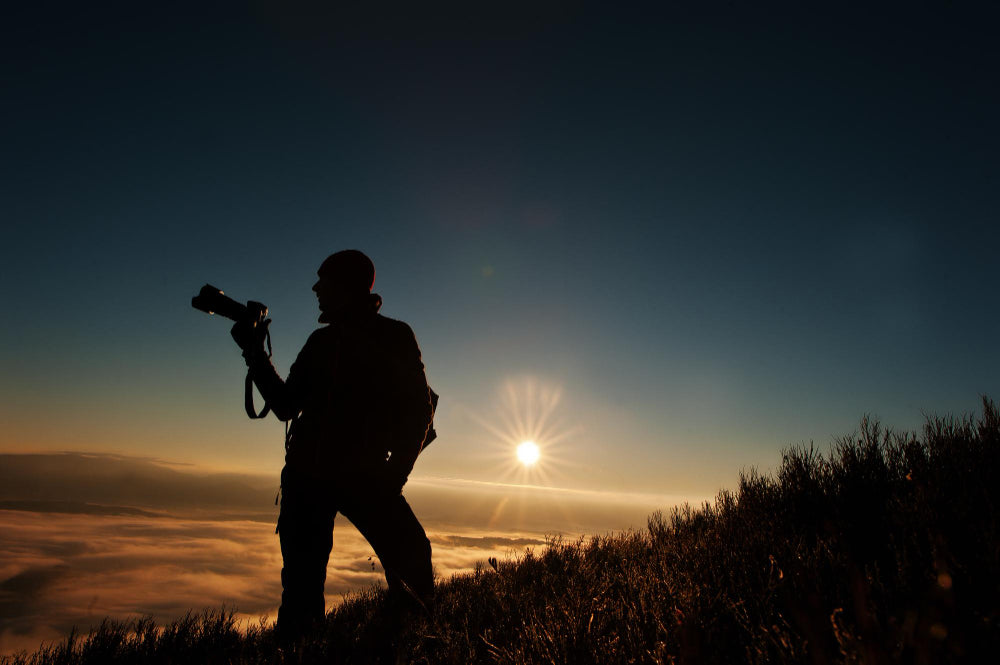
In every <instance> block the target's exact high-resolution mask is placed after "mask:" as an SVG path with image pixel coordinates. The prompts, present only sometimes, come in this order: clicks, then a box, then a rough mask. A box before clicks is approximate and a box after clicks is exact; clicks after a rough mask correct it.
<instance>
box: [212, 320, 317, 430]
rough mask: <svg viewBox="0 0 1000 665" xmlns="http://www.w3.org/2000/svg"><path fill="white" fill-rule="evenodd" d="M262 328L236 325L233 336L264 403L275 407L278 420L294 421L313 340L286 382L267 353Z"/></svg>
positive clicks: (300, 401)
mask: <svg viewBox="0 0 1000 665" xmlns="http://www.w3.org/2000/svg"><path fill="white" fill-rule="evenodd" d="M258 328H259V326H257V327H254V326H250V325H249V324H244V323H236V325H234V326H233V329H232V331H231V332H232V335H233V339H234V340H236V343H237V344H239V346H240V348H242V349H243V359H244V360H245V361H246V363H247V367H248V368H249V370H250V378H251V379H253V382H254V385H256V386H257V390H259V391H260V394H261V396H262V397H263V398H264V402H265V403H266V404H267V405H268V406H270V407H271V411H272V412H273V413H274V415H275V416H276V417H277V418H278V420H291V419H292V418H294V417H295V416H297V415H298V413H299V411H300V410H301V408H302V394H301V393H302V386H303V384H304V383H305V381H304V376H303V374H304V370H303V368H304V367H307V366H308V362H303V356H307V355H308V353H309V351H308V349H309V347H310V344H309V342H310V341H311V340H312V337H310V339H309V341H307V342H306V345H305V346H304V347H302V350H301V351H300V352H299V355H298V357H297V358H296V359H295V362H294V363H292V367H291V369H290V370H289V371H288V380H287V381H283V380H282V379H281V377H280V376H279V375H278V372H277V370H276V369H274V365H273V364H272V363H271V358H270V357H269V356H268V354H267V352H266V351H265V350H264V335H263V333H261V332H260V330H258ZM264 332H266V328H265V331H264Z"/></svg>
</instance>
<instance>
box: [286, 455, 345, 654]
mask: <svg viewBox="0 0 1000 665" xmlns="http://www.w3.org/2000/svg"><path fill="white" fill-rule="evenodd" d="M334 516H335V513H334V512H333V510H332V508H331V507H330V505H329V500H328V499H326V498H325V497H324V496H323V493H322V492H321V491H320V490H319V488H318V487H317V481H315V480H314V479H311V478H308V477H304V476H301V475H298V474H294V473H292V472H290V471H288V469H287V467H286V469H285V470H283V471H282V473H281V512H280V514H279V516H278V536H279V540H280V542H281V559H282V566H283V567H282V569H281V588H282V592H281V607H280V608H279V609H278V625H277V629H278V632H279V633H280V634H284V635H286V636H289V637H295V636H298V635H301V634H302V633H304V632H306V631H308V630H309V628H310V627H312V626H314V625H316V624H317V623H319V622H321V621H322V620H323V618H324V616H325V615H326V599H325V598H324V596H323V585H324V584H325V582H326V564H327V562H328V561H329V559H330V548H331V547H333V519H334Z"/></svg>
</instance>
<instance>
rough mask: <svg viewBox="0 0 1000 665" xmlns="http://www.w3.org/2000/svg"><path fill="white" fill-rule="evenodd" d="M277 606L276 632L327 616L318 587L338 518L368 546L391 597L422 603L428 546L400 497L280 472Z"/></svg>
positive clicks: (429, 581) (430, 585) (427, 585)
mask: <svg viewBox="0 0 1000 665" xmlns="http://www.w3.org/2000/svg"><path fill="white" fill-rule="evenodd" d="M281 493H282V498H281V512H280V513H279V515H278V535H279V538H280V541H281V558H282V566H283V567H282V569H281V588H282V592H281V607H280V608H279V609H278V628H279V629H280V630H287V631H297V630H299V629H304V628H307V627H309V626H310V625H314V624H315V623H317V622H318V621H320V620H322V619H323V617H324V616H325V613H326V600H325V598H324V596H323V585H324V583H325V582H326V565H327V563H328V562H329V560H330V549H331V548H332V547H333V521H334V518H335V517H336V515H337V513H338V512H339V513H343V515H344V516H345V517H347V519H349V520H351V522H352V523H353V524H354V526H356V527H357V528H358V531H360V532H361V535H363V536H364V537H365V538H366V539H367V540H368V542H369V544H371V546H372V549H374V550H375V554H376V555H377V556H378V558H379V561H380V562H381V563H382V567H383V568H384V569H385V577H386V582H388V585H389V592H390V594H391V595H402V596H415V597H416V598H418V599H420V600H421V601H422V602H424V601H427V600H429V599H430V596H431V594H432V593H433V590H434V581H433V572H432V570H431V544H430V541H429V540H427V535H426V534H425V533H424V529H423V527H422V526H420V522H418V521H417V518H416V516H415V515H414V514H413V511H412V510H411V509H410V506H409V504H408V503H406V499H404V498H403V496H402V495H401V494H395V495H387V496H379V495H378V494H377V493H375V492H374V491H373V490H372V489H371V486H368V487H365V488H361V487H357V488H351V487H350V486H349V485H340V486H339V487H338V486H337V484H336V483H335V482H332V481H320V480H318V479H316V478H313V477H310V476H308V475H304V474H300V473H295V472H294V471H292V470H291V469H289V468H288V467H285V469H284V470H283V471H282V473H281Z"/></svg>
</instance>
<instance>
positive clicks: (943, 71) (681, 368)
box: [0, 2, 1000, 616]
mask: <svg viewBox="0 0 1000 665" xmlns="http://www.w3.org/2000/svg"><path fill="white" fill-rule="evenodd" d="M202 4H204V3H202ZM213 5H214V6H213V7H210V8H206V7H204V6H201V5H199V4H187V3H179V4H175V3H172V4H170V5H169V6H163V7H151V6H147V5H146V4H144V3H140V5H135V4H134V3H131V4H121V5H117V4H114V3H111V4H103V3H102V6H101V7H82V6H78V7H67V6H64V5H63V4H60V3H31V5H30V6H25V7H22V8H19V9H17V10H14V11H12V12H11V13H10V14H9V15H8V20H6V21H5V23H6V24H7V26H6V30H7V32H9V33H10V34H9V35H7V36H6V37H5V39H4V40H3V42H4V46H3V47H2V48H3V49H4V51H5V54H4V58H3V60H2V62H3V64H2V65H0V67H2V70H0V71H2V72H3V80H4V93H3V100H2V103H0V118H2V123H0V127H2V129H0V131H2V132H3V145H4V149H3V160H2V166H0V168H2V169H3V173H2V178H0V215H2V218H3V228H4V232H3V237H4V240H3V243H2V244H0V271H2V273H0V275H2V277H3V279H0V297H2V302H3V303H4V305H5V317H4V324H3V325H2V326H0V366H2V367H3V371H2V373H0V425H2V427H0V452H4V453H9V454H17V455H20V456H21V457H19V458H18V459H22V458H23V459H29V457H24V456H26V455H27V456H31V455H39V454H42V453H45V454H46V455H44V456H42V457H30V459H37V460H42V462H39V464H41V466H39V467H38V468H37V469H36V471H35V473H37V474H38V475H39V477H42V478H45V477H55V474H56V470H55V467H57V466H58V465H59V464H61V463H62V462H60V461H59V460H63V461H65V459H66V457H65V456H63V457H60V456H57V455H52V453H57V452H69V453H72V455H70V457H69V458H70V459H78V458H77V457H74V456H73V455H79V454H81V453H87V454H89V455H96V456H97V457H96V459H103V460H111V459H114V460H122V459H131V460H132V461H133V462H135V463H137V464H138V463H140V462H141V463H143V464H152V463H153V461H157V464H159V466H160V467H163V468H168V467H170V466H171V465H173V466H174V467H176V468H181V467H182V468H184V469H187V470H189V471H190V472H191V473H194V474H196V475H197V473H201V474H205V473H209V472H212V473H230V474H244V475H245V476H246V477H248V478H249V477H253V478H255V479H257V480H255V481H254V482H261V483H264V484H265V485H266V484H267V483H266V482H265V481H267V479H274V482H275V484H276V478H277V473H278V470H279V469H280V466H281V462H282V455H283V448H282V443H281V442H282V440H283V429H282V425H281V424H280V423H278V422H277V421H275V420H273V419H272V420H269V421H267V422H250V421H249V420H247V419H246V417H245V415H244V414H243V409H242V390H243V382H242V381H243V376H244V371H245V370H244V366H243V361H242V359H241V357H240V354H239V351H238V349H237V348H236V347H235V345H234V344H233V342H232V340H231V339H230V337H229V333H228V324H227V322H226V321H224V320H219V319H213V318H210V317H208V316H207V315H205V314H203V313H201V312H198V311H195V310H193V309H192V308H191V307H190V298H191V296H193V295H195V294H196V293H197V291H198V289H199V288H200V287H201V286H202V285H203V284H205V283H211V284H214V285H216V286H218V287H219V288H222V289H223V290H225V291H226V293H227V294H228V295H231V296H232V297H234V298H236V299H239V300H247V299H253V300H259V301H262V302H264V303H266V304H267V305H268V306H269V307H270V312H271V316H272V318H273V323H272V325H271V332H272V338H273V344H274V362H275V365H276V366H277V367H278V369H279V371H280V372H282V373H285V372H287V370H288V367H289V365H290V364H291V362H292V361H293V360H294V358H295V355H296V353H297V352H298V350H299V348H301V346H302V344H303V342H304V341H305V339H306V338H307V337H308V335H309V333H310V332H311V331H312V330H313V329H315V328H316V327H317V326H318V325H319V324H318V323H317V322H316V317H317V315H318V310H317V308H316V302H315V298H314V296H313V294H312V292H311V291H310V286H311V285H312V284H313V282H314V281H315V271H316V269H317V268H318V266H319V264H320V263H321V262H322V260H323V259H324V258H325V257H326V256H327V255H328V254H330V253H332V252H334V251H337V250H340V249H345V248H357V249H360V250H362V251H364V252H365V253H367V254H368V255H369V256H370V257H371V258H372V259H373V261H374V263H375V265H376V270H377V276H376V281H375V290H376V291H377V292H378V293H380V294H381V295H382V297H383V300H384V306H383V309H382V313H383V314H385V315H387V316H390V317H393V318H398V319H401V320H404V321H406V322H407V323H409V324H410V326H411V327H412V328H413V330H414V331H415V333H416V335H417V339H418V341H419V343H420V346H421V349H422V352H423V359H424V362H425V365H426V369H427V374H428V378H429V380H430V383H431V385H432V386H433V387H434V389H435V390H436V391H437V392H438V393H439V394H440V395H441V401H440V405H439V409H438V413H437V415H436V428H437V431H438V432H439V439H438V440H437V441H435V442H434V444H433V445H432V446H431V447H430V448H429V449H428V450H427V451H425V453H424V454H422V456H421V458H420V460H419V461H418V463H417V466H416V468H415V469H414V472H413V476H412V480H411V486H410V487H409V488H408V490H407V491H408V493H411V492H412V493H413V495H414V497H416V496H417V495H419V494H420V491H421V488H423V490H424V491H426V492H428V493H429V494H428V496H430V495H431V494H434V493H435V492H437V493H438V494H436V495H435V496H444V495H445V494H447V496H449V497H451V498H450V499H447V500H445V499H443V498H442V499H440V500H437V503H434V502H433V501H430V499H428V502H429V503H427V505H428V506H431V505H432V504H433V505H435V506H438V507H441V508H442V510H443V511H444V514H443V517H442V520H441V522H440V524H441V525H442V526H441V527H440V528H441V529H442V531H441V533H443V534H446V533H452V532H454V533H458V532H463V533H464V531H462V529H473V530H475V529H477V528H478V529H479V530H478V531H476V533H477V534H481V533H483V532H484V528H483V525H482V524H478V525H477V524H476V522H475V520H476V519H479V516H478V514H476V515H473V514H470V515H469V516H468V517H462V518H461V519H459V518H458V517H455V518H454V519H452V520H451V521H449V520H448V519H447V517H448V514H447V510H444V508H445V507H447V506H448V505H453V506H455V505H460V504H462V502H463V501H467V500H469V497H476V499H475V500H476V501H478V500H480V499H482V501H483V502H485V503H484V505H486V504H489V505H491V506H493V507H494V508H495V507H496V506H498V505H500V503H502V502H503V501H504V500H505V498H509V497H508V495H507V492H508V491H509V492H513V493H517V492H529V493H530V494H531V496H532V497H533V499H532V500H533V501H535V503H534V504H532V505H533V506H543V505H549V504H551V501H549V503H546V502H547V501H548V499H546V498H545V497H551V496H556V495H558V496H574V497H585V498H586V500H585V501H584V500H583V499H581V501H582V503H581V502H577V503H575V504H573V505H574V506H575V508H574V511H575V513H574V516H573V517H574V519H572V520H567V519H565V515H564V516H563V517H562V518H560V517H558V516H553V517H552V520H551V523H543V524H537V523H532V524H530V525H528V524H526V523H524V522H518V521H517V520H510V521H503V522H502V523H499V522H498V523H495V524H494V526H496V529H498V530H501V531H504V533H506V534H515V535H513V536H509V537H521V536H519V535H517V534H519V533H527V532H531V533H532V534H535V535H532V536H530V537H531V538H537V537H538V534H540V533H554V532H560V531H565V532H569V533H587V532H597V531H600V530H602V529H617V528H626V527H628V526H641V525H642V518H641V515H642V514H644V513H642V512H640V511H639V508H640V507H641V508H642V510H647V509H648V508H649V507H650V506H665V507H666V506H669V505H673V504H675V503H677V502H679V501H686V500H687V501H693V502H695V503H697V502H698V501H701V500H704V499H706V498H711V497H712V496H714V494H715V493H716V492H717V491H718V490H720V489H722V488H724V487H730V488H731V487H734V486H735V484H736V483H737V482H738V477H739V473H740V471H741V470H743V469H748V468H757V469H760V470H763V471H767V470H770V469H773V468H775V466H776V465H777V464H779V463H780V459H781V450H782V449H783V448H785V447H787V446H791V445H797V444H808V443H809V442H811V441H814V442H816V444H817V445H819V446H820V447H825V446H827V445H828V444H829V443H830V442H831V441H832V440H833V438H834V437H836V436H839V435H844V434H848V433H850V432H851V431H852V430H854V429H855V428H856V427H857V423H858V421H859V419H860V418H861V417H862V416H863V415H864V414H873V415H874V416H876V417H878V418H880V419H882V421H883V422H885V423H886V424H887V425H890V426H894V427H897V428H901V429H915V428H919V427H920V426H921V424H922V422H923V420H924V418H925V417H926V416H927V415H931V414H942V413H944V414H947V413H953V414H960V413H962V412H966V411H971V410H974V409H976V407H977V405H978V402H979V399H980V396H981V395H991V396H996V395H997V394H998V392H1000V391H998V390H997V388H998V378H997V377H998V376H1000V371H998V370H1000V354H998V353H997V351H996V340H997V338H998V333H1000V314H998V308H997V306H996V293H997V280H996V268H995V266H996V254H997V248H998V243H997V241H998V238H1000V231H998V230H997V224H996V221H997V219H998V214H997V213H998V210H1000V194H998V192H1000V186H998V185H1000V182H998V174H1000V169H998V167H997V160H996V155H997V154H998V149H1000V133H998V130H997V127H996V120H995V119H996V118H997V117H1000V90H998V86H997V71H998V68H997V66H998V64H1000V47H998V45H997V41H996V39H995V34H996V30H997V20H996V19H997V12H996V10H995V9H993V8H991V7H989V6H988V4H987V3H927V4H918V3H907V4H905V5H904V4H900V5H888V4H886V5H877V6H876V5H873V4H872V3H864V4H858V5H850V4H848V3H836V6H832V5H829V6H822V7H819V6H812V7H806V6H803V5H801V4H797V5H792V4H789V5H783V4H775V3H764V4H759V3H754V4H753V7H743V6H742V4H741V3H712V2H708V3H658V4H656V5H647V4H634V5H628V6H620V7H619V6H616V7H615V8H612V7H611V6H609V5H602V4H587V3H571V2H540V3H532V4H531V5H530V6H522V5H518V4H509V3H475V7H474V8H470V7H468V6H465V7H463V6H461V5H457V4H456V5H434V4H430V5H428V4H425V3H421V4H420V5H419V6H415V7H410V8H407V9H400V8H398V7H395V6H393V5H392V4H387V5H384V6H381V7H379V8H377V9H370V10H345V9H343V8H336V9H330V8H323V7H322V6H320V5H318V4H315V5H314V4H308V3H307V4H302V5H296V6H295V7H288V6H287V3H267V2H259V3H247V4H235V3H233V4H224V3H220V4H217V5H216V4H214V3H213ZM258 400H259V398H258ZM525 438H532V439H534V440H536V442H537V443H538V445H539V448H540V450H541V457H540V459H539V462H538V463H537V464H536V465H535V466H533V467H530V468H526V467H524V466H522V465H518V463H517V461H516V458H515V456H514V448H515V446H516V444H517V443H519V442H520V441H521V440H522V439H525ZM10 459H14V458H10ZM53 465H55V466H53ZM177 465H181V467H177ZM80 473H81V474H82V473H83V472H82V471H81V472H80ZM78 475H79V474H78ZM524 486H528V488H527V489H525V487H524ZM432 489H433V491H431V490H432ZM442 493H444V494H442ZM449 493H450V494H449ZM15 494H16V493H13V490H10V491H5V493H4V494H3V496H2V497H0V499H3V500H7V501H21V503H20V504H18V506H19V508H18V509H12V510H3V511H0V516H6V517H5V518H4V519H9V520H28V519H36V518H39V516H40V515H43V516H44V515H49V516H50V517H49V518H51V513H45V512H44V511H41V509H40V508H38V506H39V504H31V505H34V506H35V509H37V510H34V512H32V511H31V510H26V508H28V507H30V506H29V504H26V503H24V502H25V501H29V500H36V499H37V497H36V496H34V495H31V494H30V492H27V493H22V494H17V495H15ZM165 496H172V494H171V493H169V492H167V493H166V495H165ZM98 498H99V497H98ZM120 498H121V497H117V498H116V497H110V498H105V499H103V500H104V501H105V502H107V501H111V500H112V499H115V500H116V501H117V499H120ZM45 500H47V501H59V500H65V501H76V502H83V503H87V504H88V505H89V504H99V503H101V501H99V500H97V498H95V497H94V496H89V497H88V496H85V495H83V494H80V495H74V496H73V497H70V498H63V499H60V498H59V497H58V496H55V495H51V496H47V498H46V499H45ZM164 500H165V499H164V497H163V496H152V495H151V496H147V497H145V499H143V497H136V496H132V497H130V498H129V497H126V498H125V499H122V501H120V502H118V503H115V504H114V505H124V506H133V507H134V506H146V507H147V508H151V509H163V510H167V508H165V507H164ZM414 500H416V499H414ZM473 503H475V501H473ZM584 504H585V505H584ZM625 504H627V505H628V506H631V508H630V509H629V510H622V511H620V512H618V513H615V511H610V512H609V511H607V510H604V511H601V510H599V509H598V508H597V506H601V505H603V506H619V505H625ZM11 505H13V504H11ZM49 508H51V506H49ZM46 510H48V508H47V509H46ZM171 510H172V509H171ZM227 510H229V508H227ZM262 510H263V509H262ZM427 510H431V508H430V507H428V508H427ZM435 510H436V509H435ZM539 510H540V509H538V508H537V507H536V508H533V509H532V510H528V511H525V512H524V513H523V514H526V515H527V514H534V515H548V513H545V511H541V512H539ZM486 513H489V511H486ZM486 513H484V514H486ZM58 514H59V515H62V517H60V518H59V519H61V520H69V519H70V518H68V517H66V513H58ZM170 514H171V518H170V519H175V520H185V519H189V517H190V516H185V515H179V514H174V513H170ZM435 514H437V513H436V512H435ZM418 515H419V512H418ZM636 515H638V517H636ZM125 518H126V516H123V515H106V514H100V515H92V514H88V516H87V519H88V520H94V521H96V522H95V524H96V523H97V522H99V523H100V524H105V523H107V524H112V523H115V522H114V520H116V519H125ZM52 519H54V518H52ZM81 519H82V518H81ZM128 519H133V520H142V519H154V518H148V517H143V516H142V515H134V514H133V515H131V517H128ZM156 519H159V518H156ZM487 522H488V520H487ZM231 523H232V522H227V524H231ZM261 524H263V522H261ZM445 525H446V526H447V528H446V526H445ZM91 526H93V525H91ZM567 526H570V527H572V528H567ZM529 527H530V528H529ZM24 528H27V527H24ZM80 528H81V529H82V528H84V527H82V526H81V527H80ZM93 528H98V527H97V526H93ZM102 528H103V527H102ZM108 528H111V527H108ZM220 528H221V527H220ZM448 529H451V531H448ZM587 530H589V531H587ZM46 533H48V532H46ZM491 533H493V532H492V531H491ZM45 537H46V538H47V537H48V536H45ZM255 537H256V536H255ZM260 537H261V538H264V536H260ZM441 537H445V536H441ZM448 537H450V536H448ZM476 537H479V536H476ZM482 537H486V536H482ZM498 537H499V536H498ZM503 537H508V536H503ZM40 538H41V537H40ZM235 540H238V538H236V539H235ZM235 540H234V542H235ZM43 541H44V542H48V541H45V539H44V538H42V539H41V540H39V541H38V542H40V543H41V542H43ZM262 542H263V541H262ZM449 542H450V541H449ZM275 544H276V543H272V545H275ZM39 547H42V545H39ZM359 547H360V546H359ZM436 551H437V550H436ZM442 551H443V550H442ZM335 556H336V554H335ZM70 558H72V557H70ZM14 560H15V558H14V556H13V554H4V558H3V559H2V560H0V570H4V571H6V572H5V573H4V574H9V575H11V576H12V577H10V579H15V578H17V576H18V575H21V574H27V572H29V571H30V567H28V568H24V567H23V566H21V564H17V565H14V564H12V563H11V561H14ZM73 560H74V561H76V559H73ZM17 561H21V559H17ZM60 565H62V564H60ZM66 565H69V564H66ZM19 566H21V567H19ZM24 566H27V564H24ZM460 568H461V566H456V567H454V568H453V569H454V570H458V569H460ZM450 569H451V568H450ZM18 579H20V578H18ZM0 584H5V583H0ZM17 584H18V583H15V584H14V586H15V587H17ZM17 588H22V587H17ZM0 595H2V594H0ZM2 602H3V601H2V598H0V603H2ZM181 604H183V603H182V602H181ZM255 607H256V606H255ZM109 611H110V610H109ZM7 614H8V615H9V616H15V615H16V612H14V611H9V612H7Z"/></svg>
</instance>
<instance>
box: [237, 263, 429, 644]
mask: <svg viewBox="0 0 1000 665" xmlns="http://www.w3.org/2000/svg"><path fill="white" fill-rule="evenodd" d="M318 275H319V280H318V281H317V282H316V284H315V285H313V287H312V288H313V291H315V292H316V297H317V298H318V300H319V309H320V317H319V321H320V323H324V324H326V325H325V326H324V327H322V328H319V329H317V330H316V331H314V332H313V333H312V335H310V336H309V339H308V340H307V341H306V344H305V346H304V347H302V350H301V351H300V352H299V355H298V357H297V358H296V360H295V363H294V364H293V365H292V367H291V370H290V371H289V373H288V379H287V380H285V381H282V380H281V377H279V376H278V374H277V372H276V371H275V369H274V366H273V365H272V364H271V362H270V359H269V358H268V355H267V353H266V352H265V351H264V344H263V341H264V335H265V332H266V327H267V326H266V324H264V325H254V324H252V323H237V324H236V325H234V326H233V330H232V334H233V338H234V339H235V340H236V342H237V343H238V344H239V345H240V347H241V348H242V349H243V356H244V358H245V359H246V361H247V365H248V366H249V368H250V375H251V377H252V378H253V381H254V383H255V384H256V385H257V388H258V389H259V390H260V393H261V395H263V397H264V399H265V401H266V402H267V404H268V405H269V406H270V407H271V409H272V411H274V414H275V415H276V416H277V417H278V418H279V419H280V420H284V421H288V420H291V421H292V422H291V427H290V429H289V437H288V441H287V442H286V445H285V466H284V468H283V469H282V471H281V496H282V498H281V512H280V514H279V517H278V533H279V537H280V542H281V557H282V560H283V567H282V570H281V586H282V594H281V608H280V609H279V610H278V624H277V631H278V633H279V635H281V636H284V637H291V636H295V635H298V634H301V633H302V632H305V631H306V630H308V629H309V628H310V627H311V626H313V625H315V624H316V623H317V622H319V621H320V620H322V619H323V617H324V615H325V611H326V602H325V599H324V596H323V585H324V582H325V581H326V565H327V562H328V560H329V557H330V549H331V547H332V545H333V522H334V517H335V516H336V514H337V513H338V512H340V513H343V514H344V515H346V516H347V518H348V519H350V520H351V522H353V523H354V525H355V526H356V527H357V528H358V530H359V531H360V532H361V533H362V534H363V535H364V537H365V538H367V539H368V542H369V543H370V544H371V546H372V548H373V549H374V550H375V553H376V554H377V555H378V557H379V560H380V561H381V562H382V566H383V567H384V568H385V576H386V580H387V582H388V584H389V592H390V596H396V597H398V598H406V597H415V598H417V599H419V600H421V601H422V602H423V601H426V600H428V599H429V597H430V595H431V593H432V592H433V579H432V572H431V546H430V542H429V541H428V540H427V536H426V535H425V533H424V530H423V527H421V526H420V522H418V521H417V518H416V517H415V516H414V514H413V511H412V510H411V509H410V506H409V505H408V504H407V503H406V499H404V498H403V496H402V493H401V492H402V488H403V485H404V484H405V483H406V479H407V476H408V475H409V473H410V470H411V469H412V468H413V463H414V461H415V460H416V458H417V455H418V454H419V452H420V449H421V447H422V445H423V442H424V437H425V436H426V434H427V430H428V426H429V424H430V422H431V417H432V407H431V403H430V399H429V392H428V388H427V380H426V378H425V376H424V366H423V363H422V362H421V359H420V349H419V347H418V346H417V341H416V339H415V338H414V336H413V332H412V331H411V330H410V328H409V326H407V325H406V324H405V323H403V322H401V321H395V320H393V319H389V318H386V317H384V316H381V315H380V314H379V313H378V311H379V308H380V307H381V305H382V298H381V297H380V296H379V295H378V294H375V293H370V291H371V288H372V285H373V284H374V281H375V266H374V265H373V264H372V262H371V260H370V259H369V258H368V257H367V256H365V255H364V254H362V253H361V252H359V251H357V250H346V251H342V252H337V253H336V254H333V255H332V256H330V257H329V258H327V259H326V260H325V261H324V262H323V264H322V265H321V266H320V268H319V271H318Z"/></svg>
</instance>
